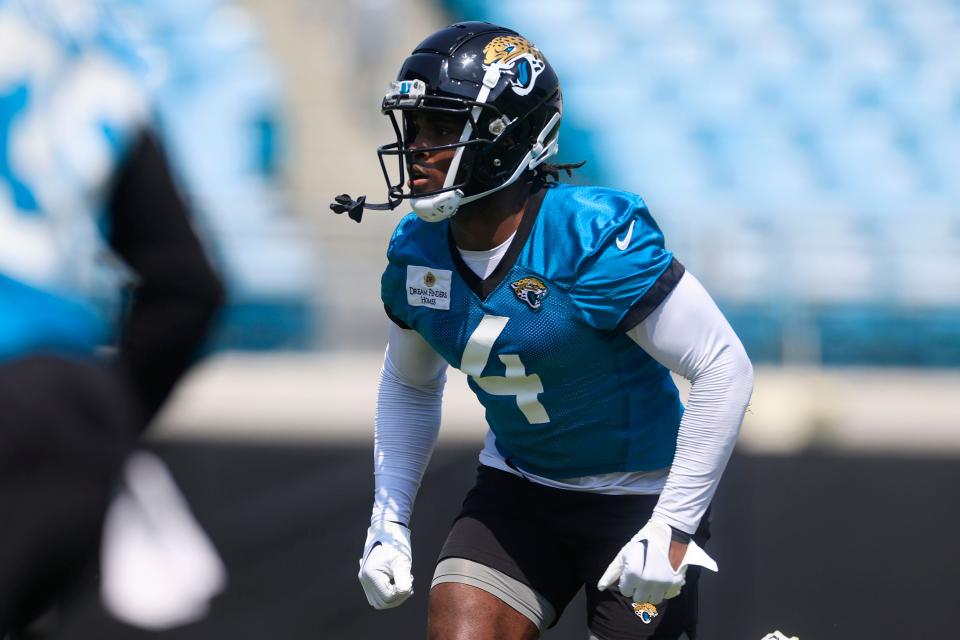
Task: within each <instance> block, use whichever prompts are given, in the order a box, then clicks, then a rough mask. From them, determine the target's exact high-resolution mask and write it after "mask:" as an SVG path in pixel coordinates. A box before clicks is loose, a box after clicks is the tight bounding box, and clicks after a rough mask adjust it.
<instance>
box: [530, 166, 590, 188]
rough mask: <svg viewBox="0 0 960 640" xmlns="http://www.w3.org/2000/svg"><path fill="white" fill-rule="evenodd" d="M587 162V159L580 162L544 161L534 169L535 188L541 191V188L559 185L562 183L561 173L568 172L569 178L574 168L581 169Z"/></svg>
mask: <svg viewBox="0 0 960 640" xmlns="http://www.w3.org/2000/svg"><path fill="white" fill-rule="evenodd" d="M586 163H587V161H586V160H581V161H580V162H566V163H561V164H553V163H550V162H544V163H543V164H541V165H540V166H539V167H537V168H536V169H534V173H533V182H534V185H535V189H534V190H535V191H539V190H540V189H550V188H552V187H555V186H557V185H558V184H560V174H561V173H566V174H567V177H568V178H569V177H570V176H572V175H573V171H574V169H579V168H580V167H582V166H583V165H585V164H586Z"/></svg>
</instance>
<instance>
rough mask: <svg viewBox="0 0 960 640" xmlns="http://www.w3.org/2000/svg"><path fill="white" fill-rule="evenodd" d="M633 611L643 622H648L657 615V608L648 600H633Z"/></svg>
mask: <svg viewBox="0 0 960 640" xmlns="http://www.w3.org/2000/svg"><path fill="white" fill-rule="evenodd" d="M633 612H634V613H635V614H637V616H638V617H639V618H640V619H641V620H643V624H650V623H651V622H653V619H654V618H656V617H657V616H658V615H659V614H658V613H657V608H656V607H655V606H653V605H652V604H650V603H649V602H634V603H633Z"/></svg>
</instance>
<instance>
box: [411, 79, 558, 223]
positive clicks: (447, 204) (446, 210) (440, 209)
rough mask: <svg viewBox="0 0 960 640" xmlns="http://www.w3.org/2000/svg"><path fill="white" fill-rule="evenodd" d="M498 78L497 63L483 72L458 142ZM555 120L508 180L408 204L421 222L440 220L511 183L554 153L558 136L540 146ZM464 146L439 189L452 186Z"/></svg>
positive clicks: (470, 128)
mask: <svg viewBox="0 0 960 640" xmlns="http://www.w3.org/2000/svg"><path fill="white" fill-rule="evenodd" d="M499 81H500V65H498V64H492V65H490V68H488V69H487V71H486V73H484V75H483V86H482V87H480V92H479V93H478V94H477V106H475V107H474V108H473V112H472V117H471V118H468V119H467V123H466V124H465V125H464V127H463V133H461V134H460V142H461V143H464V142H467V141H468V140H469V139H470V135H471V134H472V133H473V122H475V121H478V120H479V118H480V112H481V110H482V107H481V106H480V105H482V104H483V103H485V102H486V101H487V98H488V97H489V96H490V91H491V90H492V89H493V88H494V87H496V86H497V83H498V82H499ZM559 123H560V114H559V113H555V114H553V117H552V118H550V121H549V122H548V123H547V125H546V126H545V127H544V128H543V131H541V132H540V135H538V136H537V142H536V144H534V145H533V148H532V149H530V151H529V152H528V153H527V155H526V156H525V157H524V159H523V160H521V161H520V162H519V163H518V164H517V169H516V171H514V172H513V175H512V176H510V179H509V180H507V181H506V182H504V183H503V184H501V185H500V186H498V187H494V188H493V189H490V190H489V191H484V192H483V193H477V194H474V195H472V196H467V197H464V195H463V191H461V190H460V189H453V190H451V191H444V192H443V193H437V194H434V195H431V196H425V197H423V198H413V199H411V200H410V204H411V206H412V207H413V211H414V213H416V214H417V217H418V218H420V219H421V220H423V221H425V222H440V221H441V220H446V219H447V218H449V217H450V216H452V215H453V214H455V213H456V212H457V210H458V209H459V208H460V205H463V204H467V203H469V202H473V201H474V200H479V199H480V198H482V197H484V196H488V195H490V194H491V193H494V192H495V191H499V190H500V189H503V188H504V187H506V186H508V185H510V184H513V183H514V182H515V181H516V179H517V178H519V177H520V175H521V174H522V173H523V172H524V171H526V170H527V169H533V168H535V167H537V166H538V165H539V164H540V163H541V162H543V161H544V160H546V159H547V158H549V157H550V156H552V155H556V153H557V150H558V138H559V136H553V140H551V141H550V143H549V144H547V145H546V146H544V144H543V141H544V140H546V139H547V137H548V136H549V135H550V132H551V131H553V130H554V128H556V126H557V125H558V124H559ZM465 148H466V147H459V148H457V151H456V153H455V154H454V156H453V160H451V161H450V168H449V169H447V177H446V179H445V180H444V181H443V188H445V189H446V188H448V187H451V186H453V183H454V180H455V179H456V177H457V172H458V171H459V170H460V160H461V159H462V158H463V150H464V149H465Z"/></svg>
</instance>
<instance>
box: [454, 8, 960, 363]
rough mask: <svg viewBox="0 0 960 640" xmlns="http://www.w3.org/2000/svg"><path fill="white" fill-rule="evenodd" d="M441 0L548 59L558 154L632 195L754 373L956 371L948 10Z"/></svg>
mask: <svg viewBox="0 0 960 640" xmlns="http://www.w3.org/2000/svg"><path fill="white" fill-rule="evenodd" d="M445 4H446V6H447V7H448V8H449V10H450V12H451V14H452V15H453V16H454V17H455V18H457V19H465V18H470V19H474V20H476V19H481V20H489V21H491V22H495V23H499V24H504V25H506V26H509V27H511V28H513V29H516V30H517V31H519V32H520V33H522V34H523V35H524V36H526V37H528V38H530V39H531V40H532V41H533V42H535V43H536V44H537V45H538V46H539V47H541V48H542V49H543V51H544V52H545V54H546V55H547V57H548V58H549V59H550V61H551V64H552V65H553V66H554V68H556V70H557V73H558V74H559V75H560V79H561V83H562V85H563V88H564V104H565V109H564V125H563V128H562V130H561V138H560V139H561V145H560V146H561V150H563V149H564V148H566V149H570V148H571V147H572V148H575V149H576V150H577V152H578V153H579V154H580V156H581V158H585V159H587V160H588V164H587V166H588V167H593V173H592V174H591V175H589V176H587V175H585V176H584V177H585V178H587V179H588V180H589V181H590V182H593V183H600V184H604V185H609V186H613V187H616V188H622V189H626V190H629V191H633V192H636V193H639V194H640V195H642V196H643V197H644V199H645V200H646V201H647V203H648V205H649V206H650V209H651V211H652V212H653V214H654V216H655V217H656V219H657V221H658V223H659V224H660V226H661V227H662V228H663V230H664V233H665V236H666V239H667V244H668V247H669V248H671V249H672V250H673V251H674V252H675V253H676V254H677V256H678V257H679V258H680V260H681V261H683V262H684V263H685V264H686V265H687V266H688V267H689V269H690V270H691V272H693V273H695V274H696V275H697V276H698V277H699V278H700V279H701V280H702V281H703V282H704V283H705V285H706V286H707V288H708V289H709V290H710V291H711V293H712V294H713V295H714V297H716V298H717V300H718V302H719V303H720V304H721V306H722V307H723V308H724V309H725V310H726V311H727V313H728V315H729V317H730V320H731V323H732V324H733V325H734V327H735V328H736V329H737V331H738V333H739V334H740V336H741V338H742V339H743V341H744V344H745V345H746V347H747V350H748V352H750V354H751V356H752V357H753V359H754V360H755V361H757V362H774V363H779V362H786V363H796V364H818V363H822V364H828V365H845V364H858V365H861V364H862V365H884V366H887V365H889V366H898V365H901V366H945V367H955V366H960V350H958V349H957V348H956V347H955V345H957V344H960V3H958V2H955V1H953V0H919V1H917V2H910V3H891V2H878V1H874V0H838V1H836V2H827V1H822V2H793V1H791V0H738V1H737V2H729V3H701V2H694V1H686V0H644V1H643V2H636V1H633V0H605V1H604V2H590V1H588V0H566V1H564V2H558V3H550V4H549V5H548V4H544V3H541V2H537V1H535V0H516V1H514V2H510V3H502V2H495V1H493V0H446V2H445ZM571 125H572V126H571ZM581 158H577V159H581Z"/></svg>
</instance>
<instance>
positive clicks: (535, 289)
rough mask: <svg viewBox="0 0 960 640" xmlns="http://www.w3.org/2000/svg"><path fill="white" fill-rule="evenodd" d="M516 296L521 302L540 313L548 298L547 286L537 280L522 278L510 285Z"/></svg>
mask: <svg viewBox="0 0 960 640" xmlns="http://www.w3.org/2000/svg"><path fill="white" fill-rule="evenodd" d="M510 288H511V289H513V293H514V295H516V296H517V299H518V300H519V301H520V302H526V303H527V306H529V307H530V308H531V309H533V310H534V311H539V310H540V307H541V306H542V305H543V299H544V298H546V297H547V285H545V284H543V282H542V281H541V280H539V279H537V278H521V279H520V280H517V281H516V282H511V283H510Z"/></svg>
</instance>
